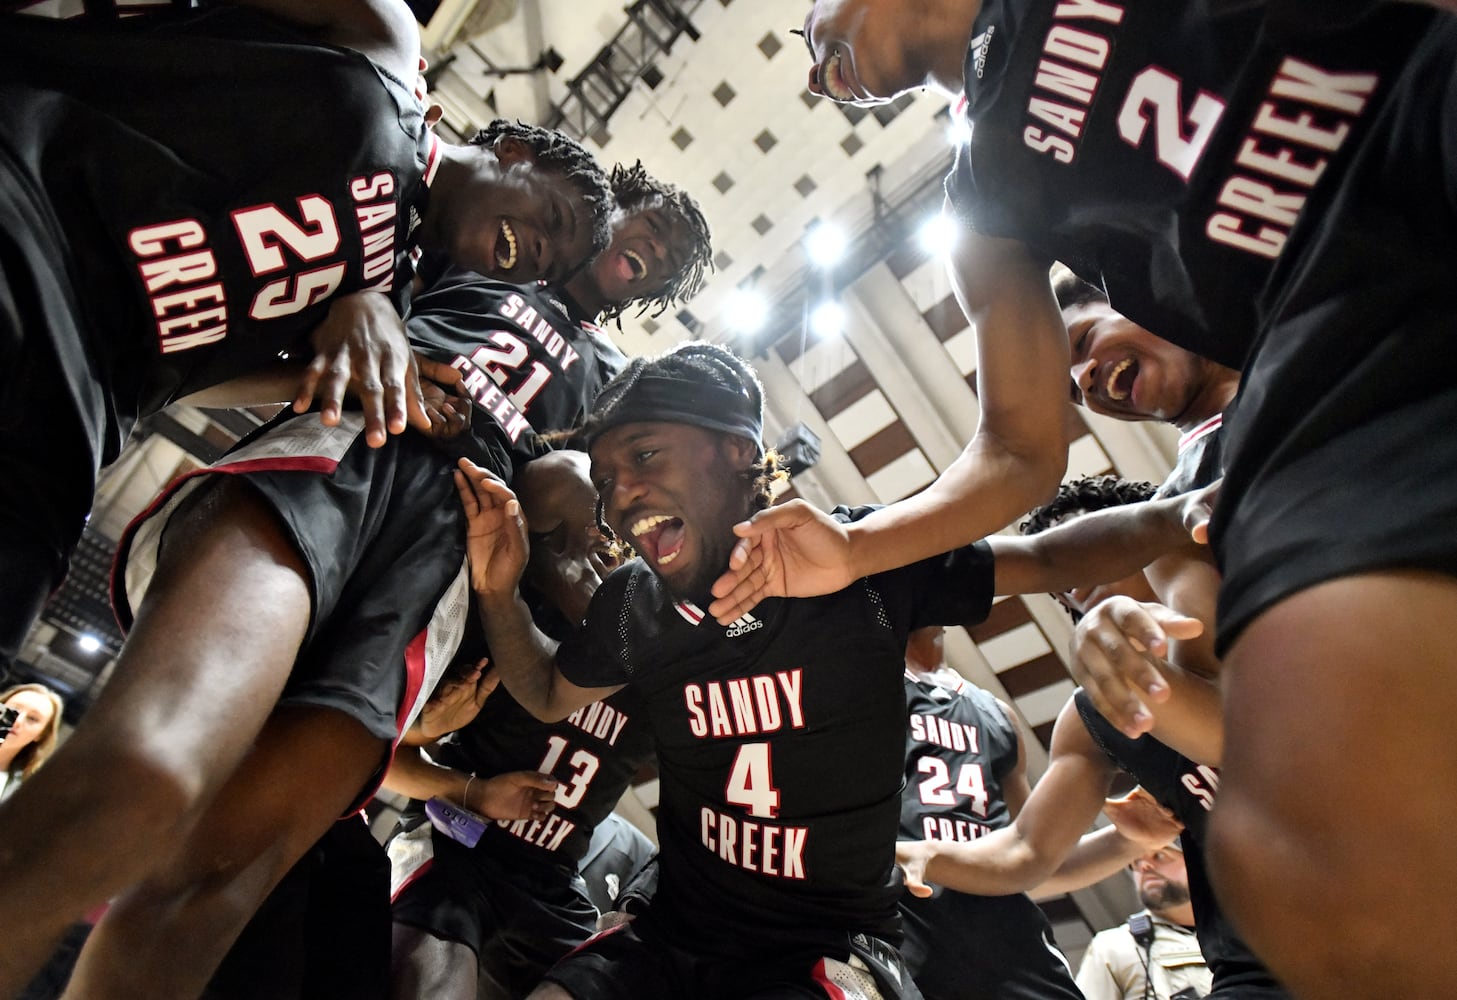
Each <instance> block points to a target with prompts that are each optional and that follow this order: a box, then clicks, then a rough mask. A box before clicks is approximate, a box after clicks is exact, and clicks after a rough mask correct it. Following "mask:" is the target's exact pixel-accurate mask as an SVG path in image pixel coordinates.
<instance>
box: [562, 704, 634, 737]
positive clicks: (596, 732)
mask: <svg viewBox="0 0 1457 1000" xmlns="http://www.w3.org/2000/svg"><path fill="white" fill-rule="evenodd" d="M566 721H567V722H570V723H571V724H572V725H574V726H576V727H577V728H578V729H581V730H582V731H583V732H585V733H589V734H590V735H592V736H595V737H596V738H597V739H599V740H601V741H602V742H603V743H606V744H607V745H608V746H610V747H615V746H617V738H618V737H619V736H621V735H622V731H623V730H624V729H625V728H627V723H628V715H627V713H626V712H621V711H618V710H617V709H615V708H613V707H612V706H611V705H609V704H607V703H606V702H601V701H594V702H592V704H590V705H588V706H587V707H586V708H579V709H577V710H576V711H575V712H573V713H572V714H571V715H569V716H567V719H566Z"/></svg>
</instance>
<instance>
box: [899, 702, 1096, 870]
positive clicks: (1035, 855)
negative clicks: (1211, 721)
mask: <svg viewBox="0 0 1457 1000" xmlns="http://www.w3.org/2000/svg"><path fill="white" fill-rule="evenodd" d="M1113 774H1114V768H1113V765H1112V763H1111V762H1109V760H1108V758H1107V757H1105V756H1104V755H1103V753H1102V751H1100V750H1099V749H1098V748H1097V746H1096V745H1095V744H1094V743H1093V739H1092V737H1091V736H1089V735H1088V731H1087V729H1086V727H1084V725H1083V721H1082V719H1081V718H1080V717H1079V716H1078V712H1077V708H1076V706H1075V705H1074V704H1073V703H1072V701H1071V700H1069V701H1068V703H1067V704H1066V705H1065V706H1063V710H1062V713H1061V714H1060V715H1059V716H1058V720H1057V725H1056V727H1055V728H1054V729H1053V734H1052V763H1051V764H1050V765H1049V767H1048V769H1047V773H1046V774H1044V775H1043V776H1042V780H1041V781H1039V782H1038V783H1037V787H1036V788H1034V789H1033V790H1032V794H1031V795H1030V796H1029V797H1028V799H1027V803H1026V805H1025V806H1024V807H1023V809H1022V811H1021V813H1020V814H1018V816H1017V818H1016V819H1015V820H1013V821H1012V825H1011V826H1008V827H1006V828H1005V829H1002V830H997V831H995V832H994V833H991V834H989V835H987V836H985V837H981V838H979V839H977V840H974V841H969V842H966V843H943V842H938V841H911V842H902V843H900V844H897V845H896V858H897V860H898V861H899V862H900V863H901V866H902V867H903V868H904V869H905V871H906V883H907V887H908V888H909V889H910V890H911V891H912V892H913V893H916V894H917V895H927V894H929V892H930V890H929V889H928V888H926V886H925V885H924V883H925V882H935V883H939V884H941V885H944V886H946V888H948V889H954V890H956V891H958V892H969V893H973V894H975V895H980V896H1004V895H1009V894H1011V893H1017V892H1026V891H1028V890H1029V889H1032V888H1034V887H1036V886H1039V885H1041V884H1042V883H1044V882H1046V881H1047V880H1048V878H1049V877H1050V876H1051V875H1052V874H1053V873H1054V872H1055V871H1057V869H1058V867H1059V866H1060V865H1061V864H1062V863H1063V861H1064V860H1065V859H1066V858H1067V856H1068V854H1069V853H1070V852H1071V851H1072V849H1073V846H1074V845H1075V844H1077V842H1078V840H1079V838H1081V836H1082V834H1083V832H1084V831H1085V830H1087V828H1088V826H1089V825H1090V824H1092V822H1093V820H1094V819H1095V818H1096V817H1097V815H1098V810H1099V809H1100V808H1102V805H1103V797H1104V795H1105V794H1106V793H1107V790H1108V783H1109V781H1111V780H1112V777H1113ZM918 886H919V888H918Z"/></svg>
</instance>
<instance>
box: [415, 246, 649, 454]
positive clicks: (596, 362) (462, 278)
mask: <svg viewBox="0 0 1457 1000" xmlns="http://www.w3.org/2000/svg"><path fill="white" fill-rule="evenodd" d="M406 329H407V330H408V331H409V335H410V340H411V342H412V343H413V344H414V345H415V347H416V348H417V349H418V350H420V351H421V352H422V353H424V354H426V355H428V356H430V357H432V358H434V359H435V360H437V361H442V362H445V363H446V364H449V365H451V366H453V367H455V368H458V369H460V371H461V373H462V375H463V376H464V381H465V389H466V391H467V392H468V393H469V394H470V396H471V398H472V399H473V400H474V401H475V404H476V412H477V413H478V414H480V415H481V416H482V418H483V419H484V420H485V421H486V424H485V425H484V426H483V425H482V423H481V422H480V421H477V422H476V423H475V425H474V427H473V430H474V431H475V433H476V436H477V437H482V436H491V437H495V438H497V439H500V438H501V437H502V436H504V440H505V442H506V445H507V447H508V448H509V450H510V451H511V453H512V454H513V455H514V456H515V457H516V458H518V459H529V458H531V457H533V456H534V455H535V454H538V453H539V450H540V447H541V445H540V442H539V441H538V440H537V438H536V435H537V434H544V433H546V432H548V431H557V430H568V429H571V428H573V427H576V426H577V425H579V424H580V423H581V422H582V418H583V417H585V416H586V414H587V411H588V410H589V409H590V408H591V405H592V401H593V400H595V399H596V398H597V394H598V393H599V392H601V391H602V387H603V386H604V385H606V384H607V382H609V381H610V380H611V379H612V377H613V376H614V375H616V374H617V373H618V372H619V371H621V370H622V368H623V367H624V366H625V365H626V363H627V359H626V357H625V356H624V355H623V353H622V351H621V350H619V349H618V347H617V346H616V345H615V344H613V343H612V341H611V340H610V339H608V337H607V334H606V333H605V332H603V330H602V329H601V328H600V327H598V326H597V325H596V324H594V323H590V322H587V321H586V320H585V319H582V318H580V317H578V316H575V315H574V314H573V313H572V312H571V310H570V309H569V308H568V306H567V305H566V304H565V303H564V301H563V300H562V299H561V298H560V297H559V296H558V295H557V294H556V293H555V292H554V291H553V290H552V289H551V288H550V286H548V285H546V284H545V283H544V282H537V283H535V284H532V285H510V284H506V283H505V282H501V281H493V280H491V279H489V278H483V277H481V276H480V275H478V274H474V273H473V272H470V271H465V270H460V269H455V270H452V271H449V272H447V273H446V274H444V275H443V276H442V277H441V278H440V279H439V280H437V281H435V282H434V283H432V284H431V286H430V287H429V288H428V289H427V290H426V291H424V292H422V293H421V294H420V295H418V296H417V297H416V298H415V300H414V302H413V303H412V304H411V306H410V316H409V320H408V322H407V324H406ZM528 417H529V419H528Z"/></svg>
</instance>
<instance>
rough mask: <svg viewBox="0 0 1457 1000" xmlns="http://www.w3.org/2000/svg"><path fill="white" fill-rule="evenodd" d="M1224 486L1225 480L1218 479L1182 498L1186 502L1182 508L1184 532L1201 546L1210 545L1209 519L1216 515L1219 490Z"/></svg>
mask: <svg viewBox="0 0 1457 1000" xmlns="http://www.w3.org/2000/svg"><path fill="white" fill-rule="evenodd" d="M1223 485H1224V480H1223V479H1217V480H1215V481H1214V482H1212V483H1210V484H1209V485H1208V486H1205V487H1204V488H1202V489H1197V490H1194V491H1192V492H1189V493H1185V494H1184V495H1183V497H1182V498H1181V499H1182V500H1183V501H1184V502H1183V505H1182V506H1181V508H1180V514H1181V516H1182V518H1183V522H1184V530H1186V531H1188V532H1189V535H1190V537H1191V538H1193V539H1194V541H1196V542H1198V543H1199V544H1200V545H1208V544H1209V519H1210V518H1211V517H1212V516H1213V515H1214V505H1215V503H1216V502H1218V500H1219V488H1220V487H1221V486H1223Z"/></svg>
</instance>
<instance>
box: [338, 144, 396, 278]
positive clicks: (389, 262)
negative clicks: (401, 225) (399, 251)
mask: <svg viewBox="0 0 1457 1000" xmlns="http://www.w3.org/2000/svg"><path fill="white" fill-rule="evenodd" d="M394 193H395V178H394V175H393V174H391V173H389V172H388V171H381V172H379V173H377V174H373V175H371V176H369V177H356V178H354V179H353V180H351V181H350V182H349V195H350V197H352V198H353V199H354V202H355V205H354V221H355V222H356V223H357V224H358V226H359V238H360V240H361V241H362V246H361V249H360V257H361V258H362V260H363V261H364V263H363V266H362V267H361V270H360V276H361V277H362V278H363V279H364V282H365V287H366V288H367V289H369V290H371V291H376V292H388V291H389V290H390V289H392V288H393V287H394V284H395V220H396V219H397V218H398V216H399V212H400V209H399V205H398V204H396V202H395V199H394V197H393V196H394ZM380 199H382V200H380ZM370 282H374V284H370Z"/></svg>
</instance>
